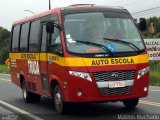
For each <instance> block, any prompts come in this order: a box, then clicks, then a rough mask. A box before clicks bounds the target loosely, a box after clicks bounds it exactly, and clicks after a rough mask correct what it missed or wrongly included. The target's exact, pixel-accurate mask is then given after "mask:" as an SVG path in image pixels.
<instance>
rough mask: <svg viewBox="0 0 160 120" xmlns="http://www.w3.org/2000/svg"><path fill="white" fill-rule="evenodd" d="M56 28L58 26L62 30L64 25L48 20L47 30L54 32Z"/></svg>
mask: <svg viewBox="0 0 160 120" xmlns="http://www.w3.org/2000/svg"><path fill="white" fill-rule="evenodd" d="M54 28H57V29H59V30H60V31H61V30H62V27H61V26H60V25H59V24H57V23H56V22H55V21H53V20H48V21H47V22H46V31H47V33H54Z"/></svg>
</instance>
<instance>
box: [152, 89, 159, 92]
mask: <svg viewBox="0 0 160 120" xmlns="http://www.w3.org/2000/svg"><path fill="white" fill-rule="evenodd" d="M149 91H152V92H160V90H152V89H149Z"/></svg>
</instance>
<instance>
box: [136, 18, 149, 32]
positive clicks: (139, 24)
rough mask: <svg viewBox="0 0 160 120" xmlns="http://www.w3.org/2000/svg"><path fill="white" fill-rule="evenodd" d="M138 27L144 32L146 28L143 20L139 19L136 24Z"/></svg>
mask: <svg viewBox="0 0 160 120" xmlns="http://www.w3.org/2000/svg"><path fill="white" fill-rule="evenodd" d="M138 27H139V29H140V30H141V31H145V30H146V29H147V28H146V27H147V22H146V19H145V18H140V22H139V23H138Z"/></svg>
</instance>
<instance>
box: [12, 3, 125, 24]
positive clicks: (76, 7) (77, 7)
mask: <svg viewBox="0 0 160 120" xmlns="http://www.w3.org/2000/svg"><path fill="white" fill-rule="evenodd" d="M91 9H92V10H95V11H96V10H102V9H103V10H107V11H119V12H120V11H121V12H126V9H123V8H122V7H112V6H97V5H95V4H74V5H70V6H67V7H62V8H55V9H52V10H48V11H45V12H42V13H39V14H36V15H33V16H31V17H25V18H23V19H20V20H17V21H15V22H14V23H13V25H16V24H20V23H23V22H26V21H31V20H34V19H36V18H40V17H43V16H47V15H49V14H52V13H53V12H54V13H55V11H57V12H58V11H60V10H63V11H64V12H65V11H68V12H73V11H79V10H80V11H81V10H82V11H84V10H91Z"/></svg>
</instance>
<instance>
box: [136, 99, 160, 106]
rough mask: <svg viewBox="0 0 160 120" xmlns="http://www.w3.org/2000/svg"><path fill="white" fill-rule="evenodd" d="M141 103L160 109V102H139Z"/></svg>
mask: <svg viewBox="0 0 160 120" xmlns="http://www.w3.org/2000/svg"><path fill="white" fill-rule="evenodd" d="M139 103H141V104H146V105H151V106H157V107H160V103H159V102H151V101H145V100H139Z"/></svg>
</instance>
